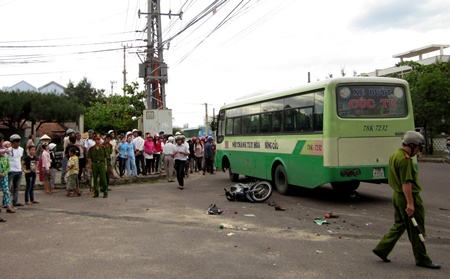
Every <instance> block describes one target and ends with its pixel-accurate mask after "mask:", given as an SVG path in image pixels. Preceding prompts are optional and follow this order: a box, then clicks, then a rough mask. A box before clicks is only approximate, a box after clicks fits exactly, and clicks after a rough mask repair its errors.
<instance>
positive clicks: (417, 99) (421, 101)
mask: <svg viewBox="0 0 450 279" xmlns="http://www.w3.org/2000/svg"><path fill="white" fill-rule="evenodd" d="M399 65H407V66H410V67H411V68H412V70H411V72H409V73H407V74H406V75H405V76H404V79H406V80H407V81H408V83H409V86H410V91H411V97H412V101H413V106H414V118H415V124H416V127H423V128H424V131H425V137H426V138H427V151H428V152H429V153H431V154H432V153H433V137H435V136H436V135H437V134H440V133H442V132H449V128H450V63H448V62H441V63H436V64H431V65H421V64H419V63H416V62H409V61H408V62H402V63H400V64H399Z"/></svg>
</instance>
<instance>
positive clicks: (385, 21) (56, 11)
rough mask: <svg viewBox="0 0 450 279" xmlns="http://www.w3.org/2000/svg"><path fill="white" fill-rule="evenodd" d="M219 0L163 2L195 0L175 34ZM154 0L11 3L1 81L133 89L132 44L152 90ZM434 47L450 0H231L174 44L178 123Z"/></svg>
mask: <svg viewBox="0 0 450 279" xmlns="http://www.w3.org/2000/svg"><path fill="white" fill-rule="evenodd" d="M211 2H212V1H207V0H162V1H161V11H162V12H165V13H168V12H169V10H170V11H172V13H177V12H179V10H180V8H181V7H183V18H182V19H181V20H180V19H178V18H176V17H174V16H172V17H171V18H170V19H169V17H167V16H163V21H162V26H163V40H166V39H168V38H170V37H171V36H173V35H174V34H176V33H177V32H178V31H179V30H181V28H183V27H184V26H186V24H187V23H188V22H189V21H190V20H191V19H192V18H193V17H194V16H196V15H197V14H198V13H199V12H200V11H201V10H203V9H204V8H205V7H206V6H207V5H209V4H210V3H211ZM239 3H240V6H238V9H236V11H237V12H238V13H237V14H236V15H235V16H233V17H232V18H231V19H230V20H229V21H227V23H226V24H224V25H223V26H222V27H221V28H220V29H218V30H217V31H215V32H213V33H212V34H211V35H210V36H209V37H207V35H208V34H209V33H210V32H211V30H213V29H214V28H215V27H216V26H217V25H218V23H219V22H220V21H222V20H223V19H224V18H225V17H226V15H227V14H229V13H230V12H231V11H232V10H233V8H235V7H236V6H237V5H238V4H239ZM146 9H147V1H144V0H95V1H92V0H78V1H68V0H39V1H35V0H0V26H1V27H0V88H2V87H4V86H11V85H13V84H15V83H17V82H19V81H21V80H25V81H27V82H29V83H31V84H32V85H34V86H36V87H39V86H42V85H44V84H46V83H48V82H50V81H56V82H58V83H60V84H62V85H64V86H65V85H67V83H68V82H69V81H70V80H71V81H74V82H77V81H79V80H81V79H82V78H83V77H87V78H88V80H89V81H91V82H92V84H93V86H94V87H96V88H102V89H105V92H106V93H107V94H111V81H112V84H113V86H114V88H113V93H114V94H121V93H122V91H121V87H122V82H123V81H122V80H123V77H122V71H123V52H122V50H121V48H122V47H123V45H126V46H127V47H129V48H128V49H127V52H126V67H127V72H128V74H127V80H128V81H129V82H131V81H138V82H139V83H140V84H141V88H142V89H143V88H144V87H143V85H142V79H139V78H138V64H139V63H141V62H140V58H139V56H138V55H141V57H142V58H143V57H144V56H143V55H144V54H143V53H136V52H139V51H141V50H143V48H140V47H142V46H145V44H146V43H145V42H144V41H142V39H143V38H145V36H146V35H145V33H142V32H136V30H143V29H144V27H145V24H146V18H145V15H141V16H140V17H139V16H138V10H141V11H144V12H145V11H146ZM205 38H206V39H205ZM203 40H204V41H203ZM200 42H202V43H201V44H199V43H200ZM430 44H450V0H376V1H372V0H341V1H332V0H315V1H300V0H296V1H295V0H283V1H274V0H228V1H226V2H225V4H223V5H222V6H221V7H220V8H218V9H217V10H216V11H214V13H211V14H209V15H208V16H207V17H205V19H204V20H203V21H200V22H199V23H197V25H194V26H192V27H191V28H190V29H187V30H186V31H185V32H184V33H182V34H181V35H180V36H178V37H176V38H174V39H173V40H171V42H170V47H169V49H168V50H165V51H164V59H165V61H166V63H167V64H168V66H169V71H168V75H169V82H168V84H167V85H166V96H167V106H168V107H169V108H170V109H172V110H173V116H174V125H175V126H183V125H185V124H188V125H189V127H196V126H198V125H199V124H201V123H203V121H204V105H203V104H204V103H208V104H209V106H208V107H209V114H210V115H211V114H212V112H213V108H214V109H215V110H216V112H217V111H218V110H219V108H220V107H221V106H222V105H224V104H225V103H230V102H233V101H234V100H236V99H239V98H242V97H245V96H252V95H255V94H262V93H264V92H269V91H274V90H280V89H286V88H290V87H295V86H300V85H302V84H305V83H306V82H307V73H308V72H311V78H312V81H316V80H323V79H325V78H326V76H327V75H329V74H333V76H339V75H340V73H341V70H344V72H345V73H346V74H347V75H350V76H351V75H353V73H354V72H356V73H365V72H371V71H374V70H375V69H382V68H387V67H391V66H393V65H395V63H397V62H398V61H397V60H396V59H394V58H392V55H394V54H397V53H401V52H404V51H408V50H411V49H415V48H419V47H422V46H426V45H430ZM30 46H33V47H30ZM444 53H445V54H449V53H450V49H446V50H445V52H444Z"/></svg>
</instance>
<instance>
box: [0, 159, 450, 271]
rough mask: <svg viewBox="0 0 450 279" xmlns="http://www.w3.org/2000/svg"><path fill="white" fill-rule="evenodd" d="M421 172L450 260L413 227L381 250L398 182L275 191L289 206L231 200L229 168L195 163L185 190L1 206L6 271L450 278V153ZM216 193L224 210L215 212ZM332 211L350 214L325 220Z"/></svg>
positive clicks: (166, 187)
mask: <svg viewBox="0 0 450 279" xmlns="http://www.w3.org/2000/svg"><path fill="white" fill-rule="evenodd" d="M421 175H422V181H423V184H424V192H423V199H424V201H425V206H426V209H427V213H426V214H427V216H426V217H427V219H426V220H427V234H428V235H427V248H428V251H429V254H430V256H431V257H432V258H433V259H434V261H436V262H439V263H441V264H443V269H441V270H439V271H434V270H426V269H423V268H419V267H416V266H415V264H414V258H413V255H412V251H411V247H410V244H409V242H408V240H407V237H406V235H405V236H404V237H403V238H402V239H401V240H400V241H399V243H398V244H397V246H396V248H395V249H394V251H393V253H392V254H391V255H390V258H391V259H392V263H382V262H381V261H380V260H379V259H378V258H376V257H375V256H374V255H372V253H371V250H372V248H373V247H374V246H375V245H376V243H377V241H378V240H379V238H380V237H381V236H382V235H383V234H384V233H385V232H387V230H388V228H389V227H390V225H391V224H392V221H393V209H392V206H391V202H390V196H391V191H390V188H389V186H387V185H371V184H363V185H361V187H360V188H359V189H358V193H359V195H358V196H356V197H353V198H348V199H342V198H338V197H336V196H335V195H334V194H333V192H332V191H331V189H330V188H329V187H328V186H324V187H321V188H319V189H316V190H314V191H304V190H303V191H296V193H295V194H294V195H292V196H280V195H279V194H277V193H274V194H273V196H272V197H271V200H272V201H275V202H276V203H277V204H279V205H281V206H282V207H285V208H286V209H287V210H286V211H275V210H274V208H273V207H270V206H268V205H267V204H266V203H262V204H250V203H242V202H228V201H226V199H225V197H224V195H223V188H224V187H226V186H229V185H230V183H229V182H228V180H227V177H226V176H225V175H224V174H216V175H213V176H206V177H205V176H202V175H198V174H194V175H191V177H190V178H189V179H188V180H187V183H186V189H185V190H183V191H180V190H178V189H177V188H176V185H175V184H174V183H164V182H158V183H151V184H134V185H126V186H119V187H114V188H113V189H112V191H111V192H110V197H109V198H108V199H102V198H100V199H92V198H90V196H89V193H87V192H86V191H85V193H84V194H83V196H82V197H80V198H66V197H65V196H64V193H63V192H59V193H57V194H54V195H52V196H48V195H45V194H44V193H42V192H40V191H39V192H38V193H37V197H38V199H39V201H40V202H41V204H39V205H34V206H32V207H25V208H20V209H19V211H18V212H17V213H16V214H6V213H4V211H2V213H0V216H1V217H3V218H5V219H7V223H1V224H0V259H1V260H0V261H1V262H0V278H2V279H7V278H14V279H16V278H46V279H47V278H195V279H197V278H396V279H398V278H413V277H414V278H449V276H448V274H449V272H448V270H449V266H450V253H449V251H450V210H449V209H450V202H449V200H450V199H449V197H450V185H449V181H450V165H449V164H431V163H423V164H421ZM210 203H216V204H217V205H218V206H219V207H220V208H222V209H224V210H225V212H224V213H223V215H221V216H210V215H207V214H206V209H207V207H208V206H209V204H210ZM329 211H331V212H333V213H334V214H337V215H339V218H337V219H331V220H330V221H331V224H330V225H323V226H318V225H316V224H315V223H313V219H314V217H320V216H323V214H324V213H325V212H329ZM248 214H250V215H249V216H245V215H248ZM251 214H253V215H254V217H252V215H251ZM221 224H224V225H225V227H232V228H225V229H220V228H219V227H220V225H221Z"/></svg>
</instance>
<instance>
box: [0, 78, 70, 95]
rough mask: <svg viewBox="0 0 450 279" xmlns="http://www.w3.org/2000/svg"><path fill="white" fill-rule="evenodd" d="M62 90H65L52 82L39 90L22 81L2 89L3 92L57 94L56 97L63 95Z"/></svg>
mask: <svg viewBox="0 0 450 279" xmlns="http://www.w3.org/2000/svg"><path fill="white" fill-rule="evenodd" d="M64 89H65V87H64V86H62V85H61V84H59V83H57V82H54V81H51V82H49V83H47V84H45V85H43V86H41V87H39V88H36V87H34V86H33V85H31V84H29V83H28V82H26V81H24V80H22V81H21V82H18V83H16V84H14V85H13V86H9V87H8V86H7V87H3V91H7V92H27V91H31V92H40V93H46V94H57V95H60V94H63V93H64Z"/></svg>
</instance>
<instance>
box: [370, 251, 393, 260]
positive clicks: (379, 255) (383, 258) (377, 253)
mask: <svg viewBox="0 0 450 279" xmlns="http://www.w3.org/2000/svg"><path fill="white" fill-rule="evenodd" d="M372 252H373V253H374V254H375V255H377V256H378V257H379V258H380V259H381V260H382V261H383V262H385V263H390V262H391V260H390V259H388V258H387V257H386V256H383V255H381V254H380V252H378V251H377V250H375V249H373V250H372Z"/></svg>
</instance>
